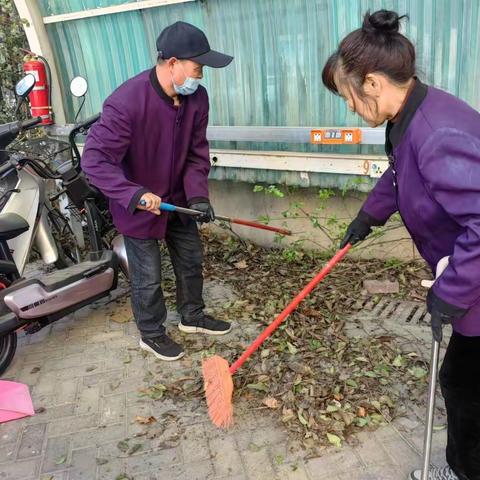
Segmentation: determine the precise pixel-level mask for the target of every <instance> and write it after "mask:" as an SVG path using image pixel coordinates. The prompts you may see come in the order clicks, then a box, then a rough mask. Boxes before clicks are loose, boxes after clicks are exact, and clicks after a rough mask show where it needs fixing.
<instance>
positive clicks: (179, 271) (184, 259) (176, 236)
mask: <svg viewBox="0 0 480 480" xmlns="http://www.w3.org/2000/svg"><path fill="white" fill-rule="evenodd" d="M165 242H166V244H167V248H168V251H169V253H170V258H171V260H172V265H173V270H174V272H175V278H176V287H177V295H176V296H177V311H178V312H179V313H180V315H181V316H182V319H184V320H185V321H186V322H191V321H195V320H198V319H199V318H202V317H203V309H204V308H205V305H204V303H203V298H202V291H203V273H202V267H203V246H202V242H201V240H200V237H199V235H198V229H197V224H196V223H195V221H193V220H191V219H188V223H187V224H184V223H182V221H181V220H180V219H179V217H178V216H177V215H176V214H173V215H171V216H170V217H169V221H168V225H167V233H166V237H165ZM125 247H126V251H127V257H128V269H129V275H130V284H131V291H132V310H133V314H134V316H135V321H136V323H137V326H138V329H139V330H140V333H141V335H142V337H143V338H153V337H156V336H158V335H162V334H164V333H165V327H164V325H163V324H164V322H165V319H166V318H167V309H166V306H165V300H164V298H163V292H162V287H161V280H162V272H161V258H160V249H159V246H158V240H154V239H153V240H150V239H149V240H140V239H136V238H132V237H125Z"/></svg>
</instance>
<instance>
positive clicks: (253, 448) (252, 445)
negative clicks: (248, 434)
mask: <svg viewBox="0 0 480 480" xmlns="http://www.w3.org/2000/svg"><path fill="white" fill-rule="evenodd" d="M248 449H249V450H250V451H251V452H259V451H260V447H259V446H258V445H256V444H255V443H253V442H250V443H249V444H248Z"/></svg>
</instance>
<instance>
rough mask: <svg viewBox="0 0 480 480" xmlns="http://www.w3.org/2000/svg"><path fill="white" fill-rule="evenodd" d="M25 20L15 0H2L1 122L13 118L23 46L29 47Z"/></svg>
mask: <svg viewBox="0 0 480 480" xmlns="http://www.w3.org/2000/svg"><path fill="white" fill-rule="evenodd" d="M24 23H25V21H24V20H22V19H20V17H19V16H18V13H17V10H16V8H15V5H14V4H13V0H0V65H1V69H0V122H6V121H9V120H12V119H13V113H14V109H15V95H14V87H15V84H16V83H17V81H18V80H19V79H20V77H21V76H22V59H23V55H24V54H23V52H22V48H27V46H28V45H27V40H26V37H25V32H24V30H23V24H24Z"/></svg>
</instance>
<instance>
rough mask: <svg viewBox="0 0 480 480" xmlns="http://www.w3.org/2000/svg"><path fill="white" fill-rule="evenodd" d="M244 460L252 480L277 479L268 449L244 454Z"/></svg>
mask: <svg viewBox="0 0 480 480" xmlns="http://www.w3.org/2000/svg"><path fill="white" fill-rule="evenodd" d="M241 455H242V460H243V463H244V465H245V469H246V471H247V475H248V478H249V479H250V480H265V479H267V478H269V479H275V478H277V476H276V474H275V471H274V469H273V465H272V462H271V460H270V457H269V455H268V451H267V449H266V448H263V449H261V450H258V451H255V452H252V451H250V450H247V451H243V452H242V454H241Z"/></svg>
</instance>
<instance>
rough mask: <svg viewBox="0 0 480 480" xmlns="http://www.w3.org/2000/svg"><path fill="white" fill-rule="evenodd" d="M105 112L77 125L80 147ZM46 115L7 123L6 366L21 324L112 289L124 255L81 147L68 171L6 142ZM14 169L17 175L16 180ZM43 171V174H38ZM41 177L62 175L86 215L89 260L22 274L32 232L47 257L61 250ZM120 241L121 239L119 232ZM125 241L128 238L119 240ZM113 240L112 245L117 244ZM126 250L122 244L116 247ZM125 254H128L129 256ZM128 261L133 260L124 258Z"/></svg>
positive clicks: (0, 347)
mask: <svg viewBox="0 0 480 480" xmlns="http://www.w3.org/2000/svg"><path fill="white" fill-rule="evenodd" d="M27 77H29V75H27V76H26V77H25V78H24V79H22V81H21V82H19V84H18V85H17V94H18V95H19V97H20V98H21V99H24V98H25V97H26V96H27V95H28V93H29V91H31V89H32V88H33V86H34V83H35V79H34V77H33V75H30V77H32V78H33V80H32V78H27ZM97 119H98V116H95V117H92V118H90V119H88V120H87V121H85V122H82V123H81V124H79V125H76V126H75V128H74V129H73V130H72V132H71V134H70V138H69V140H70V144H71V145H72V150H73V151H74V152H75V149H76V145H75V147H73V144H74V143H75V141H74V140H75V136H76V135H77V134H78V133H79V132H82V131H85V130H86V129H88V128H89V126H90V125H92V124H93V123H94V122H95V121H96V120H97ZM40 122H41V119H40V118H37V119H31V120H26V121H16V122H11V123H8V124H4V125H0V149H1V150H0V178H1V179H6V178H10V176H12V180H9V181H10V184H9V185H11V186H12V188H10V187H8V188H7V189H6V190H5V193H4V194H3V196H2V197H1V198H0V205H1V202H4V204H3V208H2V207H1V206H0V211H1V213H0V374H1V373H3V372H4V371H5V369H6V368H7V367H8V365H9V364H10V363H11V361H12V359H13V357H14V354H15V350H16V345H17V330H19V329H20V328H24V329H25V331H26V333H27V334H32V333H35V332H37V331H38V330H40V329H41V328H43V327H45V326H47V325H49V324H51V323H52V322H54V321H56V320H58V319H60V318H62V317H64V316H65V315H68V314H69V313H72V312H74V311H76V310H78V309H80V308H82V307H83V306H85V305H88V304H90V303H92V302H94V301H95V300H98V299H100V298H102V297H105V296H107V295H108V294H109V293H110V292H111V291H112V290H114V289H115V288H116V286H117V278H118V273H119V263H118V256H117V254H116V253H114V251H113V249H112V248H113V245H114V244H115V242H114V241H113V240H112V242H106V241H105V229H106V228H107V227H108V225H107V224H108V220H106V218H107V217H105V215H103V213H102V205H103V203H105V199H104V198H103V196H102V195H101V194H100V192H99V191H98V190H97V189H95V188H94V187H92V186H91V185H90V184H89V183H88V181H87V180H86V178H85V176H84V175H83V172H82V171H81V168H80V161H79V159H80V157H79V155H78V158H77V157H76V154H78V149H76V154H75V153H74V156H73V158H72V161H71V162H70V163H68V164H67V165H66V166H64V168H63V169H60V170H61V171H59V172H55V171H54V170H52V168H51V167H50V166H49V165H47V164H45V162H43V161H41V160H38V159H36V158H34V157H30V156H24V155H20V154H18V153H13V154H12V153H11V152H9V151H7V150H6V147H7V146H8V145H9V144H10V143H12V142H13V141H14V140H15V139H16V138H17V136H18V135H19V133H20V132H22V131H23V130H25V129H28V128H33V127H35V126H36V125H38V124H39V123H40ZM13 175H17V176H18V180H14V179H13V178H14V177H13ZM36 179H39V181H37V180H36ZM40 180H56V181H59V183H60V185H61V190H60V192H58V194H57V195H62V194H66V195H67V196H68V198H69V199H70V201H71V202H72V203H73V204H74V205H75V207H76V208H77V209H78V211H79V212H80V213H81V215H82V218H84V221H85V225H86V230H87V232H88V243H89V252H88V254H87V255H86V258H85V259H84V260H83V261H79V262H78V263H76V264H73V265H70V266H67V267H66V268H63V269H61V270H55V271H53V272H50V273H47V274H44V275H41V276H39V277H34V278H22V273H23V269H24V266H25V263H26V261H27V260H28V252H29V248H30V246H31V244H32V241H33V239H35V240H36V243H37V245H38V247H39V250H40V253H41V255H42V258H44V260H45V259H47V262H50V263H51V262H55V261H56V259H57V257H58V249H57V248H56V243H55V239H54V238H53V235H52V234H51V231H50V229H49V225H48V222H47V217H46V216H47V215H48V212H47V209H46V208H44V205H45V204H48V202H46V201H45V202H43V203H42V202H41V201H40V199H41V198H42V195H43V196H44V191H42V183H41V181H40ZM117 242H118V240H117ZM120 243H121V242H120ZM111 246H112V248H110V247H111ZM116 250H117V252H118V254H119V255H120V256H123V255H124V252H122V250H121V246H120V247H117V248H116ZM125 258H126V257H125ZM122 263H123V264H124V265H126V260H125V259H124V260H123V262H122Z"/></svg>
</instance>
